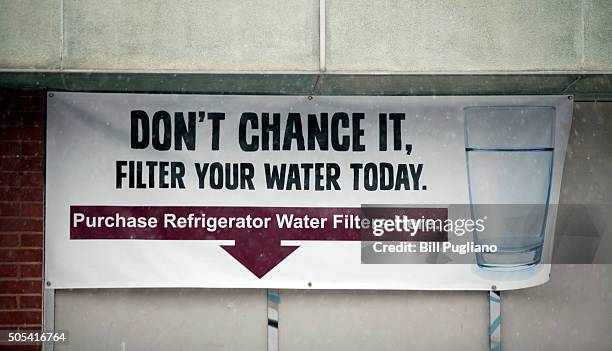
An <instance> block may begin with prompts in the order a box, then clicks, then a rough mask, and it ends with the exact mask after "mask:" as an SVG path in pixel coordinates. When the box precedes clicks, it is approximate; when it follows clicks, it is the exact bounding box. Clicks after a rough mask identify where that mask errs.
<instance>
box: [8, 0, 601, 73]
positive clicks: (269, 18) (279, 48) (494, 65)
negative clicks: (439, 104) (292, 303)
mask: <svg viewBox="0 0 612 351" xmlns="http://www.w3.org/2000/svg"><path fill="white" fill-rule="evenodd" d="M325 24H326V35H325V40H326V45H325V60H326V62H327V69H328V71H330V72H343V71H355V72H364V71H369V72H376V71H382V72H478V71H497V72H500V71H501V72H514V71H541V70H544V71H582V70H587V71H611V70H612V44H611V43H610V41H611V40H612V2H610V1H607V0H582V1H573V0H561V1H559V0H536V1H532V0H520V1H511V2H509V1H503V0H494V1H486V2H474V1H470V0H460V1H450V0H448V1H425V0H418V1H394V0H386V1H379V2H375V3H372V2H371V1H366V0H358V1H350V0H328V1H327V5H326V21H325ZM319 54H320V53H319V1H318V0H306V1H300V0H274V1H263V0H250V1H240V0H228V1H216V0H207V1H195V0H180V1H171V2H169V1H161V0H154V1H143V0H129V1H119V0H110V1H95V0H42V1H40V0H23V1H13V0H0V69H31V68H34V69H51V70H57V69H62V70H75V69H84V70H177V71H211V72H218V71H226V72H240V71H243V72H244V71H307V72H316V71H318V70H319Z"/></svg>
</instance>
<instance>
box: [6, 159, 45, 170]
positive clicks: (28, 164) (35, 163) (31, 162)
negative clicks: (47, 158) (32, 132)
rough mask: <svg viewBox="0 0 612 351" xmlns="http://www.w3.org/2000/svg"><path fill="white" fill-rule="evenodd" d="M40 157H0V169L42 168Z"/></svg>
mask: <svg viewBox="0 0 612 351" xmlns="http://www.w3.org/2000/svg"><path fill="white" fill-rule="evenodd" d="M43 163H44V161H43V158H42V157H21V156H20V157H11V158H6V157H4V158H0V170H3V171H36V170H40V169H43Z"/></svg>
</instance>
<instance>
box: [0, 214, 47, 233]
mask: <svg viewBox="0 0 612 351" xmlns="http://www.w3.org/2000/svg"><path fill="white" fill-rule="evenodd" d="M42 230H43V221H42V219H38V218H2V217H0V232H42Z"/></svg>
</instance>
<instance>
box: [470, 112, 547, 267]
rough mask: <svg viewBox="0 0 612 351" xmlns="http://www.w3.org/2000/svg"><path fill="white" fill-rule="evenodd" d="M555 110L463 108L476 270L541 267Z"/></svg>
mask: <svg viewBox="0 0 612 351" xmlns="http://www.w3.org/2000/svg"><path fill="white" fill-rule="evenodd" d="M553 131H554V108H551V107H531V106H521V107H516V106H513V107H477V108H468V109H466V149H465V150H466V161H467V168H468V182H469V195H470V208H471V212H472V218H473V219H474V220H476V219H479V218H485V230H484V231H482V232H477V231H474V242H475V243H476V244H489V245H491V244H494V245H497V249H498V251H497V252H496V253H476V262H477V264H478V265H479V266H480V267H483V268H489V269H495V270H516V269H522V268H527V267H531V266H533V265H536V264H538V263H540V261H541V258H542V251H543V244H544V238H545V228H546V217H547V212H548V201H549V195H550V185H551V175H552V166H553V156H554V155H553V154H554V149H553V145H554V143H553Z"/></svg>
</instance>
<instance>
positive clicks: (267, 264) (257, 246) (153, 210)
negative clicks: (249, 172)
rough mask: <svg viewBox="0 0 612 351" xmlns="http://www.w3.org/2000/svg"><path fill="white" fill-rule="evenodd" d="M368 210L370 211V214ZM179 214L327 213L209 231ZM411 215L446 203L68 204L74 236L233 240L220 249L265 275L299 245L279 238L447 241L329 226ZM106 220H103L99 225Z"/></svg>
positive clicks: (439, 211) (435, 212) (430, 212)
mask: <svg viewBox="0 0 612 351" xmlns="http://www.w3.org/2000/svg"><path fill="white" fill-rule="evenodd" d="M364 212H368V214H367V216H366V215H364ZM75 214H83V215H84V216H86V217H90V218H94V219H95V218H114V217H116V216H121V217H123V218H128V217H132V218H138V217H140V218H148V219H151V218H155V220H156V221H157V223H158V226H157V227H155V228H150V227H147V226H145V227H144V228H142V227H139V228H128V227H120V228H116V227H109V226H107V224H106V222H105V221H104V220H103V221H102V222H97V223H96V225H95V226H93V227H92V226H88V225H87V224H88V222H87V221H86V220H82V221H79V222H78V223H77V219H76V217H75ZM166 214H172V215H175V216H176V217H187V216H189V215H190V214H193V216H196V217H197V216H201V215H203V214H205V215H206V216H207V217H217V218H220V217H226V218H229V217H235V218H241V217H246V216H251V217H252V218H256V217H257V218H267V217H272V218H274V217H275V216H276V215H277V214H287V215H294V216H296V217H303V216H306V215H308V216H310V218H328V223H327V226H326V228H325V229H323V230H322V229H320V228H307V227H304V228H292V229H283V228H279V227H278V226H276V221H275V219H272V220H271V221H270V222H271V223H273V224H274V225H273V226H271V227H269V228H267V229H237V228H217V229H216V230H214V231H208V230H207V229H204V228H201V227H191V228H189V227H188V228H169V227H165V226H164V225H163V224H164V216H165V215H166ZM399 214H402V215H406V214H407V215H409V216H411V218H420V217H421V216H425V217H426V218H439V219H446V218H447V214H448V212H447V209H446V208H368V209H364V208H359V207H356V208H353V207H350V208H329V207H308V208H303V207H219V206H211V207H187V206H169V207H166V206H70V239H71V240H87V239H106V240H121V239H127V240H234V245H233V246H232V245H221V248H222V249H223V250H225V251H226V252H227V253H228V254H230V255H231V256H232V257H233V258H234V259H236V260H237V261H238V262H240V263H241V264H242V265H243V266H244V267H245V268H246V269H248V270H249V271H250V272H251V273H253V274H254V275H255V276H257V278H262V277H263V276H265V275H266V274H267V273H268V272H269V271H270V270H272V269H273V268H274V267H276V266H277V265H278V264H279V263H280V262H282V261H283V260H284V259H285V258H287V257H288V256H289V255H291V254H292V253H293V252H294V251H295V250H296V249H297V248H298V247H299V246H281V240H326V241H359V240H364V241H446V240H447V239H448V236H447V233H446V232H432V231H426V232H418V233H417V234H418V235H417V236H415V237H410V236H407V235H406V233H394V234H389V233H386V234H385V236H384V237H374V236H373V235H372V233H371V232H369V231H364V230H361V229H357V228H351V227H340V228H336V229H331V228H330V226H331V220H332V216H333V215H347V216H356V215H359V216H361V217H363V218H367V217H370V218H393V216H394V215H399ZM98 224H102V225H98Z"/></svg>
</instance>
